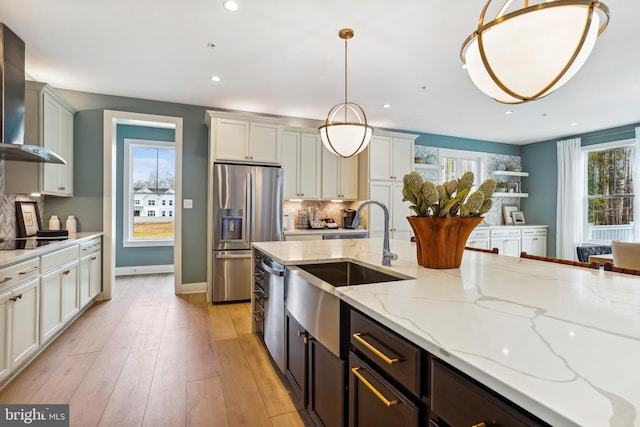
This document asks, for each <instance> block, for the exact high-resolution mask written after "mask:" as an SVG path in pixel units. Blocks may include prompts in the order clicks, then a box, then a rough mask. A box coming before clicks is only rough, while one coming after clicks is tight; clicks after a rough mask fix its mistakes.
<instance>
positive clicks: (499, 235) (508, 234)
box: [491, 227, 521, 257]
mask: <svg viewBox="0 0 640 427" xmlns="http://www.w3.org/2000/svg"><path fill="white" fill-rule="evenodd" d="M520 245H521V230H520V228H509V227H505V228H501V229H492V230H491V248H498V251H499V252H498V253H499V254H500V255H508V256H515V257H519V256H520V252H521V249H520V248H521V246H520Z"/></svg>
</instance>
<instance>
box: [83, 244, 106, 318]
mask: <svg viewBox="0 0 640 427" xmlns="http://www.w3.org/2000/svg"><path fill="white" fill-rule="evenodd" d="M79 268H80V277H79V278H78V287H79V291H80V308H84V307H85V306H86V305H87V304H89V303H90V302H91V301H93V299H94V298H95V297H96V295H98V294H99V293H100V292H101V291H102V255H101V251H100V250H96V251H94V252H92V253H90V254H88V255H85V256H83V257H82V258H80V266H79Z"/></svg>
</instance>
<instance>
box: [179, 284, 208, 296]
mask: <svg viewBox="0 0 640 427" xmlns="http://www.w3.org/2000/svg"><path fill="white" fill-rule="evenodd" d="M201 292H207V282H200V283H183V284H182V285H180V293H181V294H198V293H201Z"/></svg>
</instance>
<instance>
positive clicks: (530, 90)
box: [460, 0, 609, 104]
mask: <svg viewBox="0 0 640 427" xmlns="http://www.w3.org/2000/svg"><path fill="white" fill-rule="evenodd" d="M491 2H492V0H488V1H487V3H486V4H485V6H484V8H483V9H482V12H481V13H480V19H479V20H478V28H477V29H476V30H474V32H473V33H472V34H471V35H470V36H469V37H467V39H466V40H465V41H464V43H463V44H462V48H461V50H460V59H461V60H462V62H463V63H464V64H465V65H466V69H467V71H468V73H469V77H470V78H471V80H472V81H473V83H474V84H475V85H476V86H477V87H478V89H480V90H481V91H482V92H484V93H485V94H486V95H488V96H490V97H491V98H493V99H495V100H496V101H498V102H502V103H505V104H520V103H523V102H527V101H532V100H536V99H539V98H542V97H544V96H547V95H549V94H550V93H552V92H553V91H555V90H556V89H558V88H559V87H560V86H562V85H564V84H565V83H566V82H567V81H568V80H569V79H571V77H573V76H574V75H575V74H576V73H577V72H578V70H579V69H580V68H581V67H582V65H583V64H584V63H585V61H586V60H587V58H588V57H589V55H590V53H591V51H592V50H593V47H594V46H595V43H596V38H597V37H598V36H599V35H600V34H601V33H602V31H604V29H605V27H606V26H607V24H608V22H609V9H608V8H607V6H605V5H604V4H603V3H601V2H599V1H598V0H562V1H548V0H546V1H542V0H539V1H537V2H535V3H536V4H531V5H530V2H529V0H524V7H523V8H521V9H517V10H514V11H511V12H507V10H508V9H509V7H510V6H511V3H512V1H511V0H508V1H507V2H505V3H504V5H502V7H500V9H499V11H498V13H497V14H496V17H495V19H494V20H493V21H490V22H487V23H485V15H486V14H487V11H488V9H489V6H490V4H491ZM531 3H534V2H531Z"/></svg>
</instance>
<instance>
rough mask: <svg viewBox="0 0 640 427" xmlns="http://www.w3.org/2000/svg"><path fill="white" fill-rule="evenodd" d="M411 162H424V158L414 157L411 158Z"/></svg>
mask: <svg viewBox="0 0 640 427" xmlns="http://www.w3.org/2000/svg"><path fill="white" fill-rule="evenodd" d="M413 163H418V164H420V163H424V159H423V158H422V157H414V158H413Z"/></svg>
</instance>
